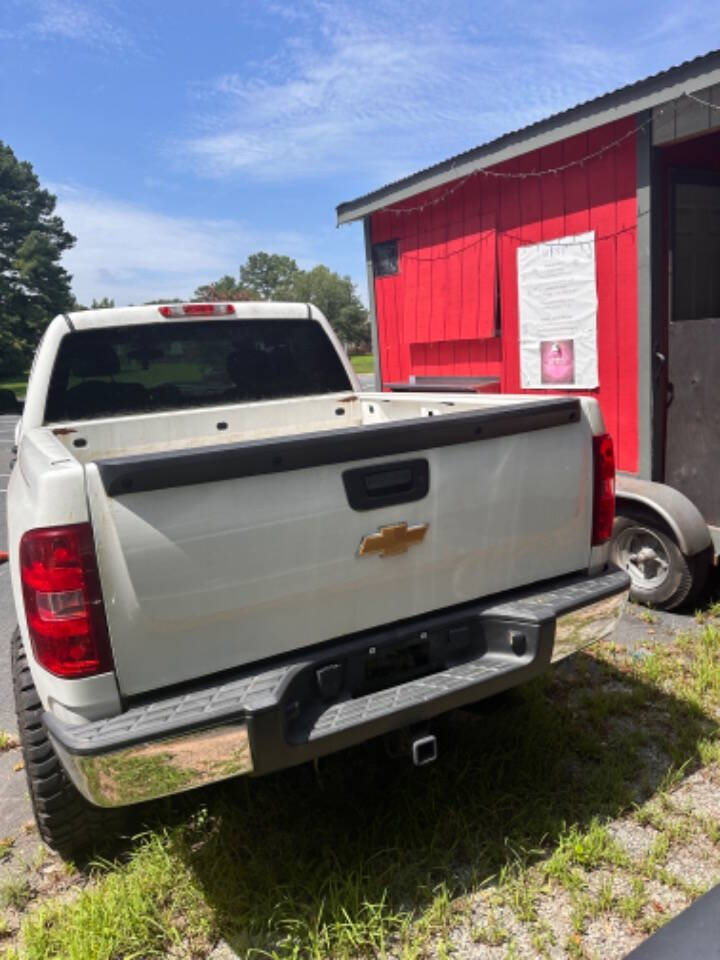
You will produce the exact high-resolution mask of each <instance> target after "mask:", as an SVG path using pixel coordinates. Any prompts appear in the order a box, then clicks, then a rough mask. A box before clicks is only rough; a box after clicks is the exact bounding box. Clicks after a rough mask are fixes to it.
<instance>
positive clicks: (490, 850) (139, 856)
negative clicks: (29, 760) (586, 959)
mask: <svg viewBox="0 0 720 960" xmlns="http://www.w3.org/2000/svg"><path fill="white" fill-rule="evenodd" d="M698 637H699V639H698V640H697V646H696V647H693V646H692V645H691V644H689V643H685V645H684V646H683V645H674V646H670V647H662V646H660V645H659V644H658V645H655V646H653V647H652V648H651V649H650V654H649V656H647V657H645V658H644V659H640V660H633V659H631V658H629V657H627V656H626V655H625V654H624V653H623V652H622V651H621V650H619V649H618V648H617V647H607V648H606V649H605V650H604V651H600V652H598V653H596V655H595V656H589V655H587V654H579V655H577V656H576V657H575V658H573V659H572V661H568V662H567V663H565V664H563V665H562V666H560V667H558V668H556V669H554V670H553V671H551V672H549V673H548V674H546V675H545V676H544V677H543V678H541V679H539V680H538V681H536V682H534V683H531V684H529V685H527V686H526V687H524V688H522V689H521V690H520V691H518V693H517V695H516V696H515V697H514V698H513V700H512V701H506V702H505V703H504V704H501V705H498V707H497V709H496V710H494V711H491V712H488V713H486V714H484V715H483V716H481V717H480V716H476V715H473V714H470V713H456V714H454V715H452V716H450V717H448V718H446V719H444V720H443V721H442V729H441V731H440V733H439V739H440V743H441V744H442V745H443V746H444V750H443V753H442V754H441V759H440V761H439V762H438V763H436V764H434V765H433V766H431V767H429V768H427V769H424V770H423V771H420V772H418V771H416V770H413V768H412V767H410V765H409V764H408V765H407V766H405V765H404V764H401V763H398V762H396V761H391V760H389V759H388V758H387V757H385V756H384V753H383V751H382V750H381V749H379V748H378V745H377V744H374V743H370V744H366V745H364V746H362V747H359V748H356V749H354V750H352V751H348V752H346V753H344V754H339V755H337V756H333V757H329V758H327V759H326V760H325V761H323V765H322V770H323V781H322V788H321V787H320V785H319V783H318V780H317V778H316V776H315V774H314V772H313V771H312V769H310V768H309V767H300V768H297V769H293V770H289V771H286V772H284V773H282V774H277V775H273V776H269V777H266V778H263V779H258V780H242V779H241V780H238V781H235V782H233V783H231V784H229V785H227V786H226V787H224V788H223V789H216V790H208V791H203V792H198V793H195V794H188V795H187V796H186V797H184V798H179V799H177V800H175V801H172V802H166V803H165V804H164V805H161V806H160V807H158V808H156V810H157V815H158V816H161V825H160V826H158V825H155V826H154V827H152V828H151V829H149V830H148V831H147V832H146V833H144V834H143V835H142V836H141V837H140V838H139V839H138V840H137V841H136V843H135V845H134V849H133V850H132V852H131V853H130V855H129V857H128V858H127V859H126V860H125V861H118V862H115V863H103V864H99V865H97V866H96V867H95V868H94V870H93V872H92V873H91V875H90V876H89V877H88V880H89V882H88V883H87V886H86V887H85V889H83V890H81V891H80V892H79V893H77V894H76V895H75V896H74V898H73V899H72V900H71V901H70V902H68V901H67V899H65V900H63V901H62V902H61V901H59V900H55V901H53V900H51V901H49V902H47V903H45V904H44V905H42V906H34V907H33V909H32V910H31V911H30V912H29V913H28V914H27V915H26V917H25V920H24V924H23V938H22V943H23V948H22V950H23V952H22V954H21V956H22V957H23V958H24V960H35V958H40V957H50V956H62V957H66V958H67V960H76V958H77V960H79V958H82V960H108V958H112V957H123V956H151V955H165V954H172V955H180V956H192V955H193V951H195V954H196V955H203V951H205V953H207V952H209V950H210V949H211V946H212V945H213V944H214V943H215V942H216V941H217V940H218V939H219V938H223V939H224V940H226V941H227V942H228V943H229V944H230V946H231V947H232V948H233V949H234V950H235V951H236V952H237V953H238V954H239V955H241V956H253V957H257V958H259V957H265V958H271V960H299V958H301V957H310V958H313V960H324V958H333V960H350V958H357V957H364V956H367V957H386V956H388V955H390V954H392V955H394V956H397V957H402V958H403V960H420V958H421V957H423V956H427V955H435V956H442V955H443V952H444V954H445V955H446V956H451V955H452V951H453V940H452V936H453V931H454V930H455V929H456V928H457V927H458V926H459V925H464V924H468V923H470V925H471V926H470V930H469V933H470V935H471V936H472V938H473V939H474V940H475V941H476V942H477V943H480V944H486V945H487V946H488V947H494V948H498V949H501V948H502V949H504V950H505V951H506V954H507V955H508V956H515V955H519V954H518V951H519V947H518V941H517V938H516V937H515V930H516V927H517V925H518V924H520V925H523V926H525V927H526V928H527V929H528V930H529V931H530V933H531V937H532V941H533V944H534V945H535V949H536V950H537V952H538V953H539V954H540V955H543V951H545V953H547V952H548V951H549V950H550V947H551V946H552V945H553V943H554V934H553V932H552V930H549V929H548V927H547V924H546V922H545V921H544V920H543V919H542V917H541V915H540V910H539V905H540V904H541V902H542V898H543V897H545V896H546V894H549V895H550V896H551V897H552V896H554V895H555V893H556V892H557V891H558V890H565V891H568V893H564V894H563V896H565V897H567V896H568V895H569V898H570V899H571V901H572V925H573V934H572V935H571V936H570V937H569V939H568V940H567V942H566V943H565V949H566V952H567V953H568V954H569V955H570V956H576V957H583V956H585V955H586V954H585V949H584V947H583V943H582V937H583V931H584V930H585V927H586V925H587V923H588V921H589V920H591V919H593V918H594V917H597V916H599V915H601V914H602V915H604V914H611V913H612V914H614V915H616V916H618V917H620V918H622V919H623V920H625V921H626V922H628V923H633V924H635V923H646V924H647V925H652V924H653V923H654V924H657V922H658V920H657V916H656V915H655V914H651V913H649V910H651V909H652V908H651V907H650V906H649V897H648V893H647V888H646V881H647V880H648V879H650V878H652V879H653V880H654V881H659V882H663V883H667V884H668V885H671V884H672V885H675V886H676V887H677V883H678V881H677V878H674V879H673V878H672V875H671V874H669V873H668V871H667V869H666V867H665V864H666V861H667V855H668V851H669V849H670V845H671V843H672V842H674V841H675V840H679V839H681V838H682V836H689V835H690V834H691V833H692V832H693V831H696V832H697V835H698V836H702V837H703V838H706V839H707V838H712V837H713V836H714V833H713V832H712V830H711V827H710V826H709V825H708V824H706V823H701V822H700V821H697V823H696V822H695V820H693V819H692V818H691V817H690V816H689V815H687V816H686V815H684V814H682V813H678V811H677V809H676V807H675V806H674V805H673V804H672V803H671V802H670V800H669V799H668V797H669V796H670V794H669V793H668V791H671V790H672V789H674V787H675V785H676V784H677V783H678V782H679V781H680V780H681V779H682V778H683V777H685V776H687V774H688V773H690V772H692V771H693V770H695V769H697V768H698V767H699V766H700V765H702V764H713V763H717V762H718V760H719V759H720V747H718V724H717V719H716V709H717V705H718V703H719V702H720V675H719V674H718V671H719V670H720V667H719V666H718V664H717V663H716V661H717V660H718V659H720V647H719V642H720V636H719V634H718V631H717V627H716V626H714V625H713V624H712V623H708V624H705V625H703V626H702V627H701V632H700V634H698ZM633 809H635V810H636V811H637V813H636V814H635V816H636V818H637V820H638V822H640V823H647V824H650V825H652V826H653V827H654V828H655V829H656V830H657V831H658V836H657V838H656V839H655V841H654V843H653V846H652V847H651V850H650V851H649V853H648V854H647V856H646V857H645V858H643V860H642V861H640V862H639V863H634V862H631V861H630V860H629V858H628V854H627V853H626V851H625V850H624V848H623V847H622V846H621V845H620V844H619V843H618V842H617V841H616V840H615V839H614V838H613V836H612V835H611V833H610V832H609V830H608V828H607V824H608V822H609V821H610V820H612V819H613V818H617V817H620V816H627V815H628V812H629V811H631V810H633ZM708 842H710V840H708ZM598 871H601V872H602V874H601V875H599V874H598ZM616 877H622V878H624V880H623V886H622V887H618V886H617V884H615V883H614V882H613V878H616ZM593 878H594V879H593ZM591 881H592V882H591ZM488 886H492V888H493V891H494V892H493V894H492V896H489V895H488V894H487V893H485V892H482V891H483V889H484V888H486V887H488ZM686 886H687V885H686ZM619 890H624V891H627V890H629V892H624V893H622V894H621V893H619V892H618V891H619ZM688 895H690V894H688ZM471 898H472V902H473V903H477V902H478V900H481V901H482V905H483V907H486V908H487V910H486V913H485V915H484V916H483V917H482V919H481V920H480V921H478V920H476V919H471V917H474V916H476V914H474V913H473V910H472V909H471V907H470V903H471ZM20 901H22V894H19V895H18V898H17V902H20ZM17 909H22V908H20V907H17ZM562 936H563V937H564V936H565V934H564V933H563V935H562Z"/></svg>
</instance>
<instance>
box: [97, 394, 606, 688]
mask: <svg viewBox="0 0 720 960" xmlns="http://www.w3.org/2000/svg"><path fill="white" fill-rule="evenodd" d="M418 462H419V464H420V466H419V467H417V466H413V464H417V463H418ZM423 463H425V464H426V466H425V467H423V466H422V464H423ZM366 468H367V472H366ZM85 471H86V483H87V494H88V502H89V506H90V513H91V519H92V523H93V529H94V532H95V539H96V547H97V554H98V564H99V569H100V576H101V581H102V585H103V592H104V599H105V607H106V614H107V619H108V626H109V630H110V636H111V641H112V647H113V653H114V658H115V664H116V668H117V674H118V681H119V684H120V688H121V690H122V692H123V693H124V694H127V695H132V694H138V693H141V692H143V691H147V690H151V689H153V688H157V687H160V686H168V685H171V684H174V683H180V682H183V681H187V680H191V679H194V678H196V677H199V676H203V675H208V674H212V673H217V672H219V671H222V670H225V669H230V668H233V667H237V666H239V665H242V664H248V663H252V662H254V661H258V660H263V659H265V658H268V657H272V656H275V655H277V654H281V653H285V652H289V651H293V650H298V649H300V648H303V647H306V646H310V645H315V644H318V643H321V642H323V641H326V640H330V639H332V638H336V637H340V636H347V635H352V634H355V633H357V632H359V631H362V630H365V629H368V628H371V627H375V626H379V625H382V624H388V623H392V622H393V621H396V620H400V619H404V618H407V617H412V616H415V615H419V614H422V613H427V612H429V611H432V610H440V609H442V608H445V607H449V606H452V605H454V604H458V603H463V602H465V601H470V600H474V599H477V598H480V597H483V596H486V595H488V594H492V593H495V592H498V591H501V590H508V589H511V588H513V587H517V586H521V585H523V584H528V583H532V582H535V581H537V580H541V579H547V578H550V577H554V576H559V575H562V574H565V573H570V572H573V571H576V570H582V569H585V568H586V567H587V565H588V559H589V554H590V531H591V514H592V442H591V431H590V427H589V424H588V422H587V420H586V419H585V418H584V417H583V415H582V408H581V405H580V402H579V401H578V400H575V399H561V400H558V399H549V400H547V401H545V402H544V401H536V402H531V403H527V404H524V403H523V404H518V405H516V406H514V407H506V408H503V409H499V410H496V409H490V410H487V409H484V410H482V411H479V412H468V413H458V414H448V415H444V416H439V417H433V418H425V419H423V420H414V421H406V422H394V423H387V424H381V425H373V426H365V427H357V428H350V429H344V430H339V431H335V432H330V433H323V434H309V435H304V436H299V437H292V438H289V439H282V438H281V439H274V440H268V441H256V442H253V443H246V444H237V445H231V446H228V445H226V446H224V447H206V448H200V449H193V450H189V451H187V450H186V451H173V452H171V453H162V454H151V455H148V456H132V457H124V458H115V459H112V460H103V461H97V462H94V463H88V464H87V465H86V468H85ZM347 471H359V473H357V474H356V477H358V478H359V484H360V486H359V489H360V500H358V499H357V491H355V493H353V487H352V484H347V483H346V482H345V481H344V479H343V474H344V473H347ZM414 471H419V472H418V473H417V474H416V473H415V472H414ZM423 475H425V481H426V482H427V492H426V493H425V492H424V489H421V488H420V487H418V486H417V484H415V486H413V484H414V481H415V480H416V479H417V480H418V482H419V483H420V481H422V480H423ZM418 478H419V479H418ZM420 486H421V487H422V484H420ZM378 489H379V493H378V492H377V491H378ZM363 490H364V491H365V493H367V494H368V496H367V497H365V499H363ZM368 491H369V492H368ZM349 498H350V499H349ZM351 500H353V501H354V506H351V503H350V501H351ZM403 524H407V525H408V526H409V527H410V528H412V527H417V528H420V531H421V532H420V533H418V532H417V531H416V532H415V533H413V532H412V531H410V533H409V534H408V532H407V531H405V530H404V528H403V527H402V525H403ZM425 525H427V529H426V530H424V532H422V531H423V528H424V527H425ZM387 527H399V528H400V534H399V536H397V535H396V533H397V532H396V533H393V532H392V531H387V530H386V531H385V532H383V528H387ZM374 535H377V536H375V537H374V539H370V540H369V539H368V538H373V536H374ZM363 543H364V544H365V548H361V545H362V544H363ZM388 548H389V549H388Z"/></svg>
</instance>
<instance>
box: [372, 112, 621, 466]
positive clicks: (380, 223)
mask: <svg viewBox="0 0 720 960" xmlns="http://www.w3.org/2000/svg"><path fill="white" fill-rule="evenodd" d="M633 129H634V119H632V118H630V119H627V120H623V121H618V122H617V123H614V124H608V125H606V126H604V127H599V128H597V129H595V130H592V131H589V132H588V133H587V134H581V135H580V136H577V137H573V138H570V139H568V140H564V141H562V142H560V143H557V144H553V145H551V146H549V147H546V148H544V149H543V150H540V151H536V152H533V153H529V154H525V155H524V156H522V157H519V158H516V159H515V160H512V161H510V162H508V163H506V164H503V165H501V166H498V167H496V168H494V172H497V173H499V174H509V173H512V174H515V175H521V174H524V176H522V177H521V176H515V177H512V178H508V177H503V176H498V177H492V176H488V175H486V174H483V173H479V174H476V175H474V176H472V177H470V178H469V179H467V180H466V181H465V182H464V183H462V182H459V184H458V185H457V189H455V190H454V191H453V192H452V193H449V192H448V191H449V187H448V186H447V185H446V186H444V187H440V188H438V189H436V190H435V191H430V192H428V193H425V194H421V195H418V196H415V197H412V198H411V199H409V200H407V201H405V203H404V204H398V205H397V206H394V207H393V208H390V209H386V210H383V211H379V212H378V213H375V214H373V216H372V239H373V242H374V243H377V242H380V241H383V240H392V239H396V240H397V241H398V254H399V272H398V274H397V275H396V276H390V277H381V278H377V279H376V281H375V295H376V304H377V316H378V335H379V342H380V361H381V371H382V378H383V382H386V383H387V382H391V381H394V380H407V379H408V377H409V376H410V375H411V374H417V375H445V376H471V375H478V376H482V375H494V376H500V378H501V389H502V390H503V391H504V392H511V393H518V392H521V388H520V357H519V340H518V323H519V318H518V296H517V248H518V247H519V246H521V245H523V244H529V243H539V242H540V241H542V240H553V239H556V238H558V237H562V236H567V235H569V234H575V233H583V232H585V231H586V230H594V231H595V236H596V265H597V289H598V366H599V380H600V386H599V388H598V389H597V390H593V391H587V392H589V393H591V394H593V395H596V396H597V397H598V399H599V401H600V404H601V407H602V410H603V415H604V417H605V423H606V425H607V428H608V430H609V431H610V432H611V433H612V435H613V437H614V439H615V443H616V449H617V458H618V464H619V466H620V468H621V469H623V470H627V471H630V472H634V471H636V470H637V446H638V425H637V370H638V356H637V344H638V340H637V255H636V226H637V218H636V200H635V190H636V182H635V181H636V158H635V138H634V136H632V135H631V134H632V131H633ZM619 138H622V139H621V142H620V143H619V144H617V145H615V146H612V147H611V148H609V149H605V148H607V147H608V146H609V144H611V143H612V142H613V141H616V140H618V139H619ZM597 151H602V153H601V154H600V155H599V156H596V157H594V158H590V154H592V153H595V152H597ZM580 160H583V163H582V164H581V165H580V164H578V165H575V166H572V167H570V168H568V169H567V170H563V171H561V172H558V173H552V172H547V173H544V174H543V176H540V177H538V176H532V175H528V174H532V173H533V172H537V171H551V170H552V169H553V168H557V167H560V166H563V165H565V164H568V163H571V162H575V161H580ZM438 198H439V202H434V203H433V202H432V201H433V200H435V201H438ZM423 205H425V209H423V210H417V209H416V208H417V207H421V206H423ZM406 208H411V210H409V211H408V210H407V209H406ZM496 284H497V286H498V288H499V293H500V317H499V318H497V317H496V316H495V301H496ZM498 321H499V326H500V329H501V336H499V337H497V336H494V333H495V331H496V328H497V325H498ZM533 392H542V391H533ZM548 392H549V391H548Z"/></svg>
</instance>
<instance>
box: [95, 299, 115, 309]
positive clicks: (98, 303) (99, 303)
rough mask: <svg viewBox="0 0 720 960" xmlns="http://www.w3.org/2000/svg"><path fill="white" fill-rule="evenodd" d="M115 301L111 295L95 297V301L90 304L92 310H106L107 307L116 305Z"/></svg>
mask: <svg viewBox="0 0 720 960" xmlns="http://www.w3.org/2000/svg"><path fill="white" fill-rule="evenodd" d="M114 306H115V301H114V300H111V299H110V298H109V297H103V298H102V300H96V299H95V297H93V301H92V303H91V304H90V309H91V310H104V309H105V308H106V307H114Z"/></svg>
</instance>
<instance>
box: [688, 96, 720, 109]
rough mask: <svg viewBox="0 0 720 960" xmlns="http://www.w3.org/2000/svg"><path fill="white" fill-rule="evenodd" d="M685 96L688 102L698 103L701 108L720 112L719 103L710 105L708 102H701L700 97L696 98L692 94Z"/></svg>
mask: <svg viewBox="0 0 720 960" xmlns="http://www.w3.org/2000/svg"><path fill="white" fill-rule="evenodd" d="M685 96H686V97H687V98H688V99H689V100H694V101H695V103H699V104H700V105H701V106H703V107H710V109H711V110H720V103H710V101H709V100H703V99H702V97H696V96H695V94H694V93H686V94H685Z"/></svg>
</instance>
